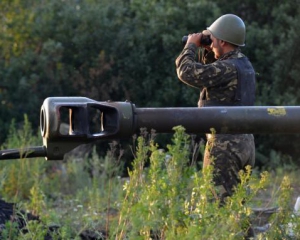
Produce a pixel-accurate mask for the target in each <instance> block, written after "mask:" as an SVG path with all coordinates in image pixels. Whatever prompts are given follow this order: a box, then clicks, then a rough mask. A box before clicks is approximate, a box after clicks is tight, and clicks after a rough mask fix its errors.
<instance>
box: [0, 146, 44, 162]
mask: <svg viewBox="0 0 300 240" xmlns="http://www.w3.org/2000/svg"><path fill="white" fill-rule="evenodd" d="M46 155H47V154H46V148H45V147H44V146H39V147H27V148H23V149H8V150H1V151H0V160H8V159H20V158H35V157H45V156H46Z"/></svg>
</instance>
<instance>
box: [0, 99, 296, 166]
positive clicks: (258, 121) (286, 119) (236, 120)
mask: <svg viewBox="0 0 300 240" xmlns="http://www.w3.org/2000/svg"><path fill="white" fill-rule="evenodd" d="M299 119H300V107H299V106H251V107H249V106H247V107H242V106H240V107H231V106H222V107H205V108H196V107H194V108H186V107H185V108H137V107H136V106H135V105H134V104H133V103H131V102H127V101H126V102H97V101H95V100H92V99H89V98H85V97H51V98H47V99H45V101H44V103H43V105H42V107H41V114H40V125H41V126H40V127H41V135H42V138H43V147H36V148H27V149H21V151H20V150H18V149H12V150H4V151H0V159H14V158H19V157H26V158H28V157H39V156H45V157H46V159H48V160H61V159H63V157H64V155H65V153H67V152H69V151H71V150H72V149H74V148H76V147H77V146H79V145H81V144H85V143H90V142H94V141H97V140H113V139H124V138H129V137H131V136H132V135H133V134H135V133H139V131H140V129H141V128H146V129H148V130H152V129H154V130H155V131H156V132H157V133H171V132H173V127H175V126H178V125H181V126H183V127H184V128H185V129H186V131H187V132H188V133H194V134H198V133H211V132H212V131H214V132H216V133H225V134H238V133H257V134H261V133H267V134H274V133H291V134H295V133H300V124H299Z"/></svg>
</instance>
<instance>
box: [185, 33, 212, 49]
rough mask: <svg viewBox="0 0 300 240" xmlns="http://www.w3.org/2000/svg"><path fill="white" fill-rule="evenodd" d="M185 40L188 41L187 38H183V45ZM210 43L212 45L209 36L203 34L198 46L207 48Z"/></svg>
mask: <svg viewBox="0 0 300 240" xmlns="http://www.w3.org/2000/svg"><path fill="white" fill-rule="evenodd" d="M187 40H188V36H183V37H182V40H181V41H182V43H183V44H186V42H187ZM211 43H212V40H211V38H210V35H204V34H203V35H202V38H201V40H200V44H201V45H204V46H209V45H210V44H211Z"/></svg>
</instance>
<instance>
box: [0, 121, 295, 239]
mask: <svg viewBox="0 0 300 240" xmlns="http://www.w3.org/2000/svg"><path fill="white" fill-rule="evenodd" d="M40 142H41V140H39V138H38V137H36V136H35V135H34V134H32V129H31V126H30V124H29V123H28V121H27V119H26V117H25V122H24V126H23V128H22V129H21V130H16V128H15V127H14V124H12V127H11V131H10V135H9V137H8V141H7V142H6V144H5V145H4V147H5V148H16V147H20V146H21V147H22V146H28V145H40ZM196 147H198V148H201V146H196ZM119 148H120V147H119V146H118V144H117V143H116V142H112V143H110V150H109V151H108V153H107V155H106V156H105V157H99V156H98V155H97V153H96V151H95V149H93V151H92V153H90V154H89V155H86V156H84V157H82V158H75V157H74V156H73V157H72V155H69V158H68V159H66V160H64V161H58V162H55V161H53V162H49V161H48V162H47V161H45V160H44V159H41V158H36V159H20V160H12V161H1V162H0V187H1V188H0V194H1V197H2V198H3V199H4V200H6V201H8V202H15V203H17V208H16V210H15V211H16V213H18V212H19V213H21V212H20V210H21V209H25V210H27V211H29V212H30V213H32V214H34V215H38V216H39V217H40V221H29V220H28V219H27V217H26V216H25V215H24V214H23V213H22V216H23V217H22V218H23V219H24V221H25V222H26V223H27V226H26V231H20V230H19V229H18V228H17V225H16V224H15V222H14V221H8V222H7V224H6V227H5V228H4V230H2V237H4V238H5V239H43V238H45V236H46V235H47V234H48V235H49V234H50V235H51V237H52V239H81V238H82V236H84V235H88V234H90V235H93V237H94V239H243V237H244V233H245V231H246V229H247V228H248V226H249V220H250V219H252V220H253V221H254V220H255V218H256V216H255V215H254V212H253V211H252V209H253V208H254V207H279V208H278V212H276V213H274V214H273V215H272V217H271V218H270V219H269V223H271V224H272V226H271V228H270V230H269V231H267V232H266V233H261V234H258V235H257V239H290V238H291V235H292V234H291V232H293V234H294V236H293V237H294V238H295V239H296V238H299V237H300V236H299V232H300V231H299V229H300V220H299V217H297V216H295V214H294V213H293V212H292V207H293V204H294V202H295V197H296V196H297V195H296V194H297V191H298V190H299V189H296V188H295V187H296V186H297V184H298V183H297V180H296V179H297V177H295V176H297V174H299V171H296V170H295V171H289V172H285V171H283V170H282V169H278V170H275V171H271V172H267V171H264V172H259V171H258V170H255V169H254V170H253V174H252V175H250V172H251V169H248V170H247V171H246V172H241V175H240V176H241V179H242V183H241V184H240V185H239V186H238V187H237V189H236V193H235V195H234V196H232V197H231V198H229V199H228V201H227V202H226V204H225V205H224V206H223V207H219V202H218V200H215V199H214V194H213V192H214V191H217V189H216V188H215V187H214V186H213V184H212V168H207V169H206V170H205V171H199V169H198V168H197V166H196V164H195V161H193V159H191V158H194V157H195V156H192V157H191V154H190V153H191V152H198V150H197V149H196V150H195V149H193V150H192V151H191V138H190V136H189V135H187V134H186V133H185V131H184V129H183V128H182V127H176V128H174V136H173V138H172V140H171V143H170V144H169V145H167V146H166V147H165V149H164V150H162V148H161V147H160V146H158V145H157V144H156V143H155V138H154V135H153V134H151V133H150V134H149V133H147V132H145V131H142V133H141V136H139V137H136V138H134V139H133V147H132V148H133V149H132V151H133V155H134V160H133V163H132V169H131V170H129V178H122V177H121V172H122V170H123V169H122V164H121V163H122V151H117V150H119ZM149 163H150V164H149ZM146 166H147V167H146ZM247 189H250V190H251V191H250V193H249V191H248V190H247ZM295 192H296V193H295ZM298 194H299V195H300V193H299V192H298ZM244 200H246V204H243V202H244ZM49 227H50V228H52V229H56V230H55V231H52V232H51V233H49V231H47V229H49Z"/></svg>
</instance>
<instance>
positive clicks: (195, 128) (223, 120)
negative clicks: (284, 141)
mask: <svg viewBox="0 0 300 240" xmlns="http://www.w3.org/2000/svg"><path fill="white" fill-rule="evenodd" d="M135 115H136V129H139V128H141V127H145V128H148V129H150V128H151V129H155V130H156V132H158V133H170V132H172V131H173V130H172V129H173V127H174V126H177V125H182V126H184V127H185V129H186V131H187V132H189V133H210V132H211V129H214V130H215V131H216V133H228V134H236V133H257V134H262V133H269V134H274V133H293V134H294V133H300V124H299V120H300V107H298V106H254V107H205V108H136V109H135Z"/></svg>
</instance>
